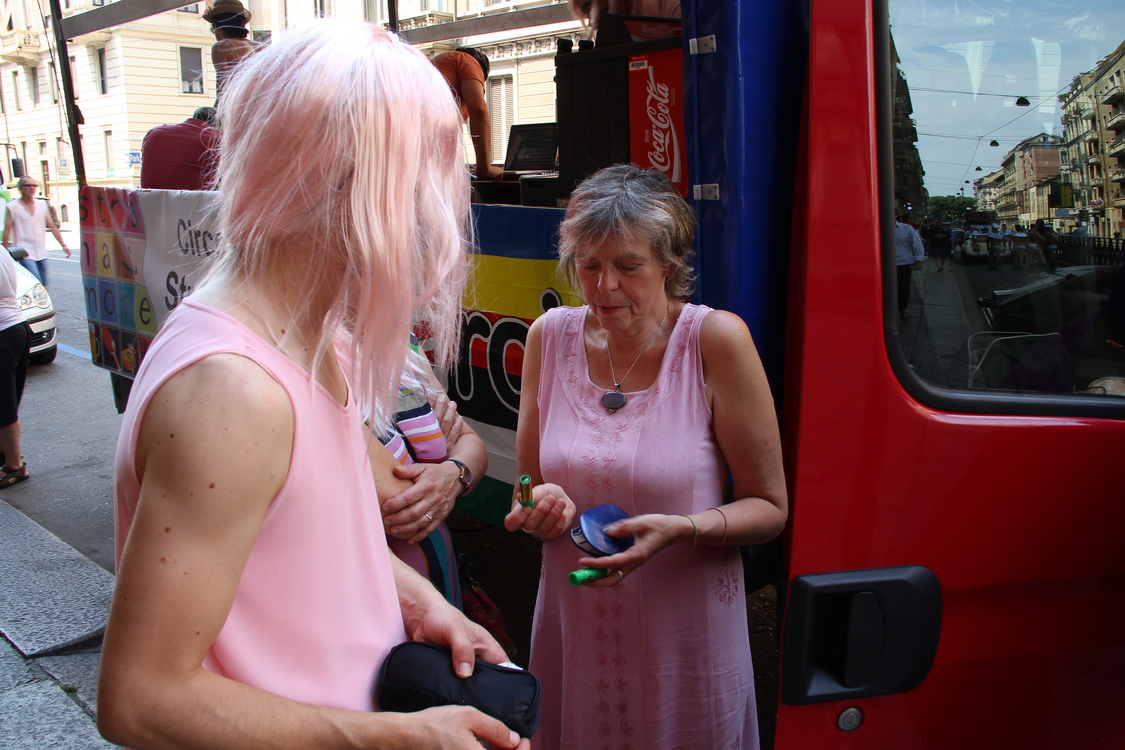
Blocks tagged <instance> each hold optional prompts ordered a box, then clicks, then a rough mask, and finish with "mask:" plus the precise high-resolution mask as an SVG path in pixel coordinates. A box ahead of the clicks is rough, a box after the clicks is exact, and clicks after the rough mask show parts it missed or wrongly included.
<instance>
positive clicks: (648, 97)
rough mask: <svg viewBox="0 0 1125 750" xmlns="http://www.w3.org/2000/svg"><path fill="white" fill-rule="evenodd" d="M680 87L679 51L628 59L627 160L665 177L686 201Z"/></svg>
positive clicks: (680, 67) (681, 84) (681, 53)
mask: <svg viewBox="0 0 1125 750" xmlns="http://www.w3.org/2000/svg"><path fill="white" fill-rule="evenodd" d="M683 86H684V63H683V52H682V51H681V50H680V49H679V48H676V49H666V50H660V51H658V52H646V53H643V54H639V55H630V56H629V161H631V162H633V163H634V164H636V165H637V166H639V167H644V168H645V169H655V170H658V171H661V172H663V173H664V174H666V175H668V179H669V180H671V181H672V184H673V185H675V186H676V190H678V191H679V193H680V195H682V196H683V197H685V198H686V197H687V194H688V178H687V164H686V163H685V161H684V156H685V148H684V104H683V101H684V100H683Z"/></svg>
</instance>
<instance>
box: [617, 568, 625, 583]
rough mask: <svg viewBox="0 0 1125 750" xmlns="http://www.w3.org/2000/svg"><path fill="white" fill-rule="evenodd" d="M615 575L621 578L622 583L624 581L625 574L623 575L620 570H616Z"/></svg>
mask: <svg viewBox="0 0 1125 750" xmlns="http://www.w3.org/2000/svg"><path fill="white" fill-rule="evenodd" d="M617 575H619V576H621V580H622V581H624V580H625V573H624V571H622V570H618V571H617Z"/></svg>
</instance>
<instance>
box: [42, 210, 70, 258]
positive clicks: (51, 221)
mask: <svg viewBox="0 0 1125 750" xmlns="http://www.w3.org/2000/svg"><path fill="white" fill-rule="evenodd" d="M47 229H49V230H51V234H53V235H54V236H55V239H56V240H58V241H59V244H60V245H62V249H63V252H64V253H66V257H68V258H69V257H70V255H71V253H70V248H69V247H67V246H66V240H64V239H63V236H62V232H60V231H59V225H58V224H56V223H55V218H54V217H53V216H51V207H50V206H47Z"/></svg>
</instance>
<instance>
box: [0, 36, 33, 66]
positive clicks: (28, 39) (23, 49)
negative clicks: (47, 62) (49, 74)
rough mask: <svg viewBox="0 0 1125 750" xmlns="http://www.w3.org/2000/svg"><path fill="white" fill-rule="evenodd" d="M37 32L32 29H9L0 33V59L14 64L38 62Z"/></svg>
mask: <svg viewBox="0 0 1125 750" xmlns="http://www.w3.org/2000/svg"><path fill="white" fill-rule="evenodd" d="M39 49H40V48H39V34H37V33H36V32H34V31H9V32H8V33H7V34H3V35H0V59H3V60H4V61H6V62H10V63H15V64H16V65H29V64H31V63H36V62H39Z"/></svg>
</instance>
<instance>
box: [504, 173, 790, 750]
mask: <svg viewBox="0 0 1125 750" xmlns="http://www.w3.org/2000/svg"><path fill="white" fill-rule="evenodd" d="M694 228H695V220H694V217H693V215H692V213H691V209H690V208H689V207H688V206H687V204H686V203H685V202H684V201H683V199H682V198H680V196H679V195H678V194H677V193H676V192H675V189H674V188H673V187H672V185H671V184H670V183H669V182H668V180H667V178H665V177H664V176H663V175H662V174H660V173H658V172H651V171H645V170H641V169H638V168H637V167H634V166H631V165H619V166H615V167H610V168H609V169H605V170H603V171H601V172H599V173H597V174H595V175H593V176H591V177H590V178H589V179H587V180H586V181H585V182H583V183H582V184H581V185H580V186H579V187H578V189H577V190H576V191H575V193H574V194H573V196H572V197H571V202H570V208H569V210H568V211H567V216H566V220H565V221H564V222H563V224H562V226H561V228H560V248H559V254H560V263H561V266H562V270H563V272H564V273H565V274H567V275H568V276H570V277H571V278H572V279H573V280H574V281H575V282H576V286H577V288H578V289H579V290H580V291H581V292H582V294H583V296H584V297H585V300H586V302H587V304H586V306H584V307H579V308H556V309H554V310H551V311H550V312H548V313H547V314H546V315H544V316H543V317H541V318H540V319H539V320H537V321H536V322H535V324H534V325H533V326H532V327H531V331H530V332H529V334H528V339H527V347H526V350H525V355H524V369H523V392H522V398H521V402H520V415H519V426H518V430H517V438H516V449H517V464H518V467H519V471H520V472H521V473H527V474H530V475H531V477H532V479H533V481H534V483H535V484H536V485H539V486H537V487H535V489H534V496H535V506H534V508H529V507H523V506H521V505H519V504H518V503H515V504H514V505H513V510H512V511H511V513H510V514H509V515H508V517H507V519H506V525H507V527H508V529H509V530H515V529H516V528H522V529H524V530H525V531H527V532H530V533H533V534H535V535H537V536H539V537H540V538H542V539H543V540H544V541H545V542H546V544H544V545H543V556H544V561H543V568H542V574H541V575H542V578H541V580H540V585H539V600H538V602H537V604H536V610H535V624H534V628H533V635H532V647H531V669H532V671H533V672H535V673H536V674H537V675H538V676H539V677H540V679H541V680H542V681H543V703H542V706H543V708H542V723H541V725H540V729H539V732H538V734H537V736H536V738H535V742H536V747H539V748H544V749H547V748H560V747H568V748H570V747H603V746H606V747H621V746H631V747H638V748H641V747H644V748H699V749H700V750H704V749H706V750H713V749H714V748H718V747H741V748H752V747H757V743H758V733H757V719H756V712H755V706H754V686H753V670H752V666H751V662H750V646H749V640H748V636H747V629H746V610H745V606H744V601H745V599H744V597H745V595H746V590H745V586H744V584H743V582H742V565H741V560H740V558H739V554H738V551H737V545H741V544H750V543H761V542H765V541H768V540H770V539H773V538H774V537H775V536H777V534H778V533H780V531H781V529H782V527H783V526H784V524H785V519H786V513H787V500H786V492H785V480H784V476H783V473H782V466H781V449H780V443H779V439H778V430H777V420H776V418H775V416H774V407H773V399H772V398H771V395H770V389H769V385H768V384H767V382H766V377H765V374H764V372H763V370H762V365H761V362H760V361H759V359H758V354H757V352H756V351H755V349H754V343H753V341H752V340H751V337H750V332H749V331H748V330H747V328H746V325H745V324H744V323H743V322H742V320H741V319H740V318H738V317H737V316H735V315H732V314H730V313H726V312H721V311H716V310H710V309H709V308H706V307H702V306H698V305H692V304H688V303H687V302H686V299H687V295H688V293H689V292H690V287H691V265H690V259H691V252H692V251H691V245H692V241H693V236H694ZM728 472H729V473H730V474H731V475H732V476H733V481H734V497H735V498H736V499H735V500H734V502H732V503H729V504H727V505H723V489H724V485H725V483H726V480H727V476H728ZM544 483H546V484H544ZM603 503H613V504H615V505H618V506H620V507H621V508H623V509H624V510H625V511H626V512H627V513H628V515H629V516H631V518H629V519H627V520H624V521H621V522H618V523H617V524H614V525H612V526H610V527H609V533H610V535H611V536H617V537H627V536H633V537H634V538H635V540H636V543H635V544H634V545H633V546H632V547H631V548H629V549H628V550H627V551H626V552H623V553H621V554H617V555H612V556H610V557H603V558H597V559H595V558H590V557H586V556H585V555H583V554H582V553H581V552H579V550H578V549H577V548H576V547H575V546H574V545H573V544H571V542H570V540H569V539H567V538H566V535H565V534H564V532H565V531H567V530H568V529H569V528H571V526H572V525H573V524H574V520H575V515H576V513H577V512H585V511H586V510H588V509H590V508H592V507H594V506H596V505H601V504H603ZM677 545H678V549H677V551H676V552H673V551H672V550H669V549H667V548H669V547H674V546H677ZM583 567H591V568H605V569H608V570H609V571H610V574H609V575H608V576H607V577H605V578H602V579H601V580H598V581H595V582H592V583H588V584H586V585H583V586H579V587H571V586H570V585H568V582H567V574H568V572H570V571H573V570H576V569H578V568H583Z"/></svg>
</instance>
